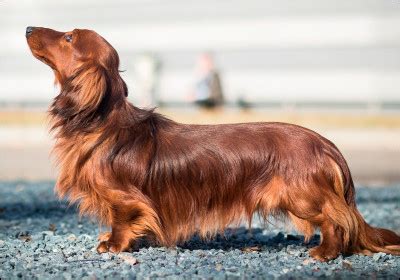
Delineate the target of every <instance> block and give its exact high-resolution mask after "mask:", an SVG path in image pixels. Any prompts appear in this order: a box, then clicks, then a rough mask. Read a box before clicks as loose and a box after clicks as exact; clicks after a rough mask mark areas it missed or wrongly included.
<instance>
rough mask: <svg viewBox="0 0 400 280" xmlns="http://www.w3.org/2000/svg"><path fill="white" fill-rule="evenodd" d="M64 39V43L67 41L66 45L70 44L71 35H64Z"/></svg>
mask: <svg viewBox="0 0 400 280" xmlns="http://www.w3.org/2000/svg"><path fill="white" fill-rule="evenodd" d="M64 38H65V41H67V42H68V43H70V42H72V35H71V34H68V35H65V36H64Z"/></svg>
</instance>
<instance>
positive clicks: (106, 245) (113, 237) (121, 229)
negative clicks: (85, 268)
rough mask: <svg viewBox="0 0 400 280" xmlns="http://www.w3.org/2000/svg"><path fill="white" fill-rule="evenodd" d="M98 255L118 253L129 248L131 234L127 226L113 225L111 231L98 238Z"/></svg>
mask: <svg viewBox="0 0 400 280" xmlns="http://www.w3.org/2000/svg"><path fill="white" fill-rule="evenodd" d="M99 240H100V243H99V245H98V246H97V252H98V253H100V254H101V253H107V252H111V253H119V252H121V251H128V250H129V249H130V248H131V245H132V244H131V243H132V241H133V240H132V232H131V230H130V228H129V226H127V225H113V226H112V231H111V232H107V233H105V234H102V235H101V236H99Z"/></svg>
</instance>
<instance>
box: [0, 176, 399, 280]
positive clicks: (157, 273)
mask: <svg viewBox="0 0 400 280" xmlns="http://www.w3.org/2000/svg"><path fill="white" fill-rule="evenodd" d="M52 188H53V183H52V182H41V183H27V182H11V183H10V182H7V183H0V279H14V278H23V279H49V278H52V279H53V278H55V279H72V278H79V279H80V278H84V279H104V278H108V279H135V278H137V279H143V278H145V279H153V278H164V277H165V278H170V279H173V278H185V279H244V278H245V279H247V278H262V279H266V278H267V279H269V278H279V279H293V278H296V279H298V278H300V279H301V278H304V279H310V278H311V279H316V278H324V279H326V278H334V279H349V278H373V279H375V278H380V279H382V278H384V279H399V277H400V257H395V256H391V255H386V254H383V253H379V254H374V255H373V256H369V257H368V256H358V255H353V256H346V257H342V256H340V257H339V258H337V259H336V260H334V261H330V262H328V263H318V262H315V261H313V260H312V259H311V258H310V257H309V255H308V253H307V249H308V248H309V247H311V246H315V244H317V243H318V241H319V236H318V235H315V237H314V238H313V240H312V242H311V244H308V245H304V244H303V238H302V236H299V235H296V233H295V232H293V231H292V230H291V229H290V228H289V229H288V228H287V227H285V226H283V225H282V224H281V225H279V223H278V222H273V223H274V225H273V226H272V225H269V226H268V227H267V228H265V227H263V226H262V224H261V223H260V222H259V221H258V220H257V219H256V221H255V223H254V228H253V230H252V234H250V233H249V231H248V230H247V229H246V228H244V227H243V228H239V229H237V230H232V229H228V230H227V231H226V234H225V235H224V236H218V237H217V238H216V239H214V240H212V241H210V242H204V241H201V240H199V239H198V238H197V237H196V236H195V237H193V239H192V240H191V241H190V242H187V243H185V244H182V245H181V246H179V247H176V248H164V247H150V246H146V245H143V246H142V247H141V249H140V250H139V251H136V252H133V253H121V254H119V255H112V254H102V255H99V254H97V253H96V251H95V247H96V245H97V240H96V238H97V234H98V232H99V228H98V226H97V225H96V223H94V222H92V221H90V220H89V219H86V218H82V219H79V218H78V216H77V214H76V209H75V208H74V207H68V206H67V204H66V203H65V202H59V201H58V200H57V199H56V198H55V196H54V194H53V190H52ZM357 198H358V199H357V200H358V205H359V209H360V211H361V212H362V213H363V215H364V217H365V218H366V220H367V221H368V222H370V223H372V224H373V225H375V226H384V227H387V228H391V229H394V230H396V231H397V232H399V231H400V186H391V187H382V188H379V189H372V188H359V189H358V193H357Z"/></svg>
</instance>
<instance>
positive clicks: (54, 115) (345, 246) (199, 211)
mask: <svg viewBox="0 0 400 280" xmlns="http://www.w3.org/2000/svg"><path fill="white" fill-rule="evenodd" d="M26 37H27V40H28V44H29V47H30V49H31V50H32V53H33V55H34V56H35V57H36V58H38V59H39V60H41V61H43V62H44V63H46V64H47V65H49V66H50V67H51V68H52V69H53V71H54V73H55V77H56V82H57V83H58V84H59V85H60V87H61V92H60V94H59V95H58V96H57V97H56V98H55V100H54V102H53V104H52V105H51V108H50V116H51V120H52V129H53V130H54V131H55V137H56V140H57V143H56V146H55V154H56V155H57V159H58V163H59V165H60V169H61V170H60V176H59V178H58V181H57V185H56V190H57V192H58V194H59V195H60V196H61V197H64V196H68V198H69V199H70V200H71V201H72V202H75V201H79V204H80V212H81V213H86V214H90V215H93V216H96V217H97V218H98V219H99V221H100V222H101V223H102V224H105V225H108V226H111V228H112V232H111V233H108V234H105V235H102V236H101V242H100V244H99V246H98V248H97V250H98V252H107V251H111V252H120V251H124V250H128V249H129V248H130V247H131V245H133V243H134V241H135V240H137V239H138V238H140V237H142V236H147V237H150V238H152V239H153V240H155V241H157V242H158V243H159V244H161V245H166V246H171V245H174V244H176V243H178V242H180V241H184V240H187V239H188V238H190V237H191V236H192V235H193V234H194V233H195V232H198V233H199V234H200V235H201V236H203V237H210V236H213V235H214V234H216V233H217V232H221V231H223V230H224V228H226V227H227V226H228V225H232V224H238V223H239V222H241V221H242V220H244V219H246V220H248V221H250V222H251V218H252V216H253V214H254V213H259V214H261V215H262V216H263V217H264V218H265V219H266V218H267V217H268V216H269V215H276V214H279V215H286V216H288V217H289V218H290V219H291V220H292V222H293V223H294V225H295V226H296V228H297V229H298V230H299V231H300V232H302V233H303V234H304V235H305V239H306V240H308V239H309V238H310V237H311V236H312V235H313V233H314V230H315V229H316V228H320V230H321V233H322V237H323V238H322V241H321V244H320V245H319V246H317V247H315V248H313V249H311V251H310V255H311V256H312V257H314V258H316V259H318V260H321V261H327V260H330V259H333V258H336V257H337V256H338V254H339V253H368V252H386V253H390V254H399V253H400V237H399V236H398V235H396V234H395V233H394V232H392V231H389V230H386V229H380V228H373V227H371V226H369V225H368V224H367V223H366V222H365V221H364V219H363V218H362V216H361V215H360V213H359V212H358V210H357V208H356V205H355V200H354V186H353V181H352V178H351V175H350V171H349V168H348V166H347V164H346V161H345V159H344V158H343V156H342V155H341V153H340V152H339V151H338V149H337V148H336V147H335V145H334V144H332V143H331V142H330V141H329V140H327V139H325V138H323V137H322V136H320V135H318V134H317V133H315V132H313V131H310V130H308V129H305V128H302V127H299V126H295V125H291V124H285V123H245V124H225V125H187V124H180V123H176V122H174V121H172V120H169V119H167V118H165V117H163V116H161V115H159V114H157V113H154V112H153V111H152V110H150V111H149V110H142V109H139V108H137V107H135V106H133V105H132V104H131V103H129V102H128V100H127V98H126V97H127V94H128V91H127V87H126V84H125V83H124V81H123V80H122V78H121V76H120V75H119V71H118V67H119V58H118V54H117V52H116V51H115V49H114V48H113V47H112V46H111V45H110V44H109V43H108V42H107V41H106V40H104V39H103V38H102V37H101V36H99V35H98V34H97V33H95V32H94V31H90V30H83V29H75V30H73V31H71V32H65V33H64V32H58V31H54V30H51V29H47V28H39V27H28V28H27V29H26Z"/></svg>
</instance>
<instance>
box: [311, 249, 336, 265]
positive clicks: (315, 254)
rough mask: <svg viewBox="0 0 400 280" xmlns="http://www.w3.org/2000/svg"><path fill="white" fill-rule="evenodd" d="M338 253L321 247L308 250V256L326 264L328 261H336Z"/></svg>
mask: <svg viewBox="0 0 400 280" xmlns="http://www.w3.org/2000/svg"><path fill="white" fill-rule="evenodd" d="M338 255H339V252H337V251H336V250H329V249H327V248H324V247H322V246H317V247H314V248H311V249H310V256H311V257H312V258H314V259H316V260H318V261H320V262H328V261H330V260H333V259H336V257H337V256H338Z"/></svg>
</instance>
